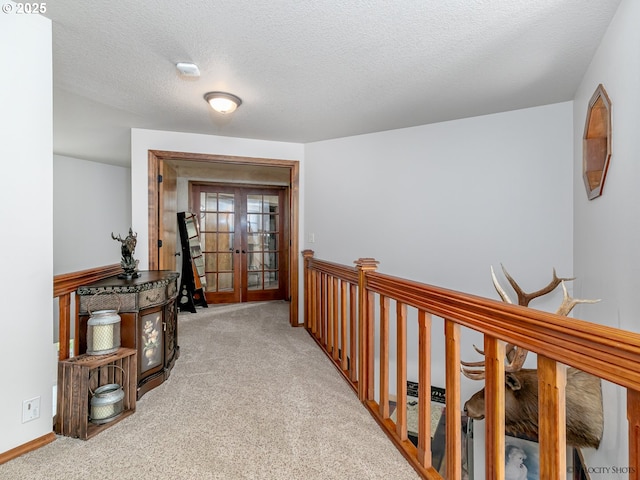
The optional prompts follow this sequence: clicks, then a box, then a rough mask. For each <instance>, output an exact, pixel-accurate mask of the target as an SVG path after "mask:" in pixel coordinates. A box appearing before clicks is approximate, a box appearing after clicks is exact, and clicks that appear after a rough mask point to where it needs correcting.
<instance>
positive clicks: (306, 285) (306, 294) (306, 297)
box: [302, 250, 314, 329]
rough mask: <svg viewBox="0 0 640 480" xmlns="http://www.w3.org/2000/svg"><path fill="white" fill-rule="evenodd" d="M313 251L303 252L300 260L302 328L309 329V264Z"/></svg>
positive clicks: (310, 296) (310, 313) (310, 306)
mask: <svg viewBox="0 0 640 480" xmlns="http://www.w3.org/2000/svg"><path fill="white" fill-rule="evenodd" d="M313 254H314V251H313V250H303V251H302V258H303V272H304V273H303V274H304V285H303V288H304V328H305V329H309V324H310V322H311V315H312V312H311V308H312V303H311V300H312V298H313V295H312V292H311V271H310V270H309V264H310V263H311V260H312V259H313Z"/></svg>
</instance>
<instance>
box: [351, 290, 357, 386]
mask: <svg viewBox="0 0 640 480" xmlns="http://www.w3.org/2000/svg"><path fill="white" fill-rule="evenodd" d="M357 298H358V286H357V285H355V284H351V286H350V288H349V312H350V313H349V329H350V330H349V335H350V337H349V344H350V345H349V355H350V359H351V361H350V364H349V369H350V371H351V381H352V382H357V381H358V365H359V360H358V356H357V355H356V353H357V350H356V345H357V341H358V333H357V332H358V303H357Z"/></svg>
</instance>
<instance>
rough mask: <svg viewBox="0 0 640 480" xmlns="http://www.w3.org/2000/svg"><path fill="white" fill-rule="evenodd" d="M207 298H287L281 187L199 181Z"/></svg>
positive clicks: (195, 193)
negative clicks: (226, 184) (218, 184)
mask: <svg viewBox="0 0 640 480" xmlns="http://www.w3.org/2000/svg"><path fill="white" fill-rule="evenodd" d="M192 192H193V197H192V198H193V204H194V205H193V207H194V209H195V210H196V211H198V212H199V215H200V230H201V244H202V253H203V257H204V264H205V272H206V285H207V286H206V290H205V295H206V298H207V302H208V303H232V302H247V301H262V300H281V299H285V298H287V292H286V279H287V277H288V272H287V268H288V263H287V253H288V243H287V241H286V240H285V238H288V237H287V235H286V231H285V228H284V219H285V217H286V212H285V211H284V210H285V209H284V204H283V200H284V197H285V195H284V192H285V189H284V188H281V187H269V188H267V187H264V188H263V187H261V188H253V187H232V186H217V185H210V184H194V185H193V187H192Z"/></svg>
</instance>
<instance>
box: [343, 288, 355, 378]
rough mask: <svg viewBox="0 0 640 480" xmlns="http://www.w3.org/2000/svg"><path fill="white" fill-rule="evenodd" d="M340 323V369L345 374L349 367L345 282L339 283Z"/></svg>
mask: <svg viewBox="0 0 640 480" xmlns="http://www.w3.org/2000/svg"><path fill="white" fill-rule="evenodd" d="M340 321H341V323H340V345H342V351H341V354H342V357H341V358H340V368H342V371H343V372H346V371H347V368H348V367H349V364H348V362H347V358H348V355H349V349H348V348H347V323H348V318H347V282H345V281H344V280H341V281H340ZM352 358H353V357H352Z"/></svg>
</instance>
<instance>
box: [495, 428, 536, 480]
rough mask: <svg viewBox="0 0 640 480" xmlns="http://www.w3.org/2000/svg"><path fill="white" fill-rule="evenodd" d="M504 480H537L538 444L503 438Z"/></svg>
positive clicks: (521, 439)
mask: <svg viewBox="0 0 640 480" xmlns="http://www.w3.org/2000/svg"><path fill="white" fill-rule="evenodd" d="M504 461H505V467H504V479H505V480H539V479H540V449H539V446H538V443H536V442H533V441H531V440H525V439H524V438H516V437H510V436H505V437H504Z"/></svg>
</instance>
